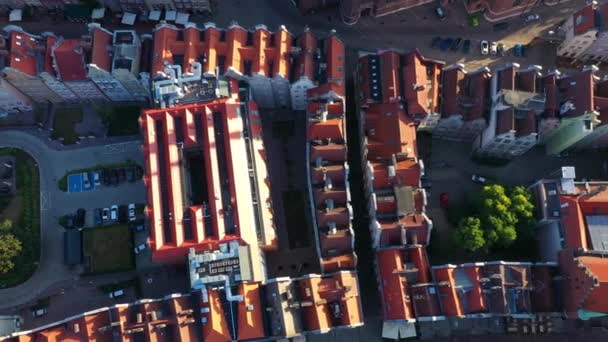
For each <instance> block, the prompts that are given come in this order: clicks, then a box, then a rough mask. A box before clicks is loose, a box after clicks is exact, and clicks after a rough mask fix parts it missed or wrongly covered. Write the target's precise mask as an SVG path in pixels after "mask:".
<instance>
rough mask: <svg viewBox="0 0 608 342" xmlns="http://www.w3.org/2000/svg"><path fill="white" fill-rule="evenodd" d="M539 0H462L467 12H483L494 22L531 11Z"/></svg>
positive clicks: (488, 19) (487, 18) (485, 16)
mask: <svg viewBox="0 0 608 342" xmlns="http://www.w3.org/2000/svg"><path fill="white" fill-rule="evenodd" d="M539 2H540V1H539V0H464V1H463V3H464V8H465V9H466V11H467V12H468V13H469V14H474V13H483V16H484V18H485V19H486V20H487V21H489V22H496V21H500V20H504V19H507V18H512V17H515V16H522V15H525V13H528V12H530V11H532V10H533V9H534V8H535V6H536V5H537V4H538V3H539Z"/></svg>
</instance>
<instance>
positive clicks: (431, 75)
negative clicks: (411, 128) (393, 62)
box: [403, 49, 444, 116]
mask: <svg viewBox="0 0 608 342" xmlns="http://www.w3.org/2000/svg"><path fill="white" fill-rule="evenodd" d="M404 57H405V58H404V59H405V64H404V65H403V88H404V89H403V92H404V94H405V100H406V101H407V113H408V115H410V116H412V115H426V114H429V112H435V113H436V112H439V106H438V104H439V78H440V76H439V75H440V73H441V69H442V68H443V65H444V63H443V62H439V61H434V60H428V59H425V58H424V57H423V56H422V54H421V53H420V51H419V50H418V49H415V50H413V51H411V52H410V53H408V54H406V55H405V56H404Z"/></svg>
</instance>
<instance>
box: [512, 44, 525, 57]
mask: <svg viewBox="0 0 608 342" xmlns="http://www.w3.org/2000/svg"><path fill="white" fill-rule="evenodd" d="M522 50H523V48H522V46H521V44H515V46H514V47H513V54H514V55H515V57H521V56H522Z"/></svg>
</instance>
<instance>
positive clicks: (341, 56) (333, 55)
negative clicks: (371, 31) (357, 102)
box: [326, 34, 346, 96]
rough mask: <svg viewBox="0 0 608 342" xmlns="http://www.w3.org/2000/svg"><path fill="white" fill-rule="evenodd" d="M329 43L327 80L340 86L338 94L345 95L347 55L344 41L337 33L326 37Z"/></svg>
mask: <svg viewBox="0 0 608 342" xmlns="http://www.w3.org/2000/svg"><path fill="white" fill-rule="evenodd" d="M326 44H327V82H329V83H333V84H335V85H336V86H338V94H339V95H341V96H344V95H345V91H344V87H345V81H344V72H345V70H346V64H345V62H346V56H345V51H344V43H343V42H342V41H341V40H340V38H338V36H336V35H333V34H332V35H331V36H329V37H328V38H327V39H326Z"/></svg>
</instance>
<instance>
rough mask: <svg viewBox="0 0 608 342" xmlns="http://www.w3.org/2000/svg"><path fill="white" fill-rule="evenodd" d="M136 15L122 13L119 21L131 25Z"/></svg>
mask: <svg viewBox="0 0 608 342" xmlns="http://www.w3.org/2000/svg"><path fill="white" fill-rule="evenodd" d="M136 17H137V15H136V14H133V13H129V12H125V13H124V14H123V15H122V20H121V23H123V24H125V25H133V24H135V18H136Z"/></svg>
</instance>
